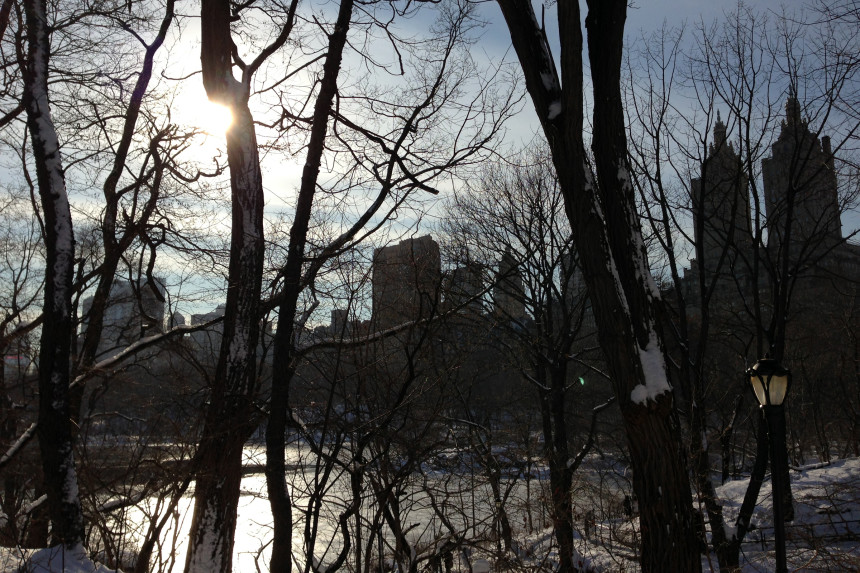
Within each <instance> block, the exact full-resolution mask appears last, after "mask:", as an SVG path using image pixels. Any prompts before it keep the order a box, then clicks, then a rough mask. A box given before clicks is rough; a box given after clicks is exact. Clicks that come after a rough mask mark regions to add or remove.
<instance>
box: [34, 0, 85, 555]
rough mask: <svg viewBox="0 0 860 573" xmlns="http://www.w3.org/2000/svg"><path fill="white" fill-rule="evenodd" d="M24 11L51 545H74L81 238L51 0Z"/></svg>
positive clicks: (78, 521) (80, 534) (80, 522)
mask: <svg viewBox="0 0 860 573" xmlns="http://www.w3.org/2000/svg"><path fill="white" fill-rule="evenodd" d="M24 9H25V12H26V18H27V62H26V70H25V76H24V77H25V86H24V106H25V108H26V110H27V127H28V129H29V131H30V138H31V140H32V144H33V159H34V162H35V165H36V176H37V180H38V187H39V197H40V199H41V203H42V212H43V216H44V221H45V230H44V232H45V252H46V253H45V259H46V260H45V304H44V308H43V310H42V314H43V317H44V321H43V323H42V337H41V342H40V349H39V421H38V424H39V425H38V430H37V432H38V438H39V448H40V451H41V455H42V470H43V473H44V476H45V477H44V483H45V490H46V493H47V496H48V512H49V515H50V518H51V543H53V544H59V543H63V544H64V545H66V546H73V545H76V544H78V543H81V542H82V541H83V538H84V519H83V514H82V512H81V502H80V499H79V497H78V482H77V476H76V474H75V459H74V452H73V450H72V432H71V424H70V423H69V401H68V397H69V354H70V352H71V343H72V332H73V329H72V312H71V309H72V275H73V272H74V257H75V239H74V233H73V231H72V214H71V210H70V208H69V198H68V195H67V193H66V183H65V179H64V174H63V166H62V161H61V158H60V146H59V140H58V138H57V132H56V129H55V128H54V123H53V120H52V118H51V110H50V107H49V104H48V58H49V52H50V41H49V30H48V21H47V6H46V2H45V0H27V1H26V2H25V3H24Z"/></svg>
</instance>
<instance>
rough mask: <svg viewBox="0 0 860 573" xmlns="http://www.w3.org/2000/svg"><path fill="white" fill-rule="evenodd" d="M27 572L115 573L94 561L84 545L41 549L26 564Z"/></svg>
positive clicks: (24, 569) (24, 568) (24, 567)
mask: <svg viewBox="0 0 860 573" xmlns="http://www.w3.org/2000/svg"><path fill="white" fill-rule="evenodd" d="M22 571H26V573H60V572H62V573H115V572H116V571H117V570H115V569H108V568H107V567H105V566H104V565H99V564H98V563H93V561H92V560H90V558H89V557H87V553H86V551H84V548H83V546H82V545H76V546H75V547H72V548H70V549H69V548H66V547H64V546H62V545H61V546H57V547H46V548H45V549H39V550H38V551H36V552H35V553H33V555H31V556H30V559H28V560H27V562H26V563H25V564H24V566H23V569H22Z"/></svg>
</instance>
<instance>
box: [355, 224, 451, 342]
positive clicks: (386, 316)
mask: <svg viewBox="0 0 860 573" xmlns="http://www.w3.org/2000/svg"><path fill="white" fill-rule="evenodd" d="M441 269H442V266H441V258H440V255H439V244H438V243H436V241H434V240H433V239H432V238H431V237H430V235H425V236H423V237H418V238H416V239H405V240H403V241H400V242H399V243H398V244H396V245H391V246H388V247H383V248H380V249H376V251H374V253H373V279H372V285H373V322H374V326H375V328H377V329H379V330H384V329H386V328H391V327H392V326H395V325H398V324H402V323H404V322H407V321H411V320H418V319H420V318H427V317H429V316H431V315H432V314H433V313H434V312H435V311H436V305H437V303H438V302H439V291H440V290H441V281H442V270H441Z"/></svg>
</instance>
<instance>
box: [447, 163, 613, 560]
mask: <svg viewBox="0 0 860 573" xmlns="http://www.w3.org/2000/svg"><path fill="white" fill-rule="evenodd" d="M522 161H523V164H522V165H520V164H511V165H508V166H506V165H495V164H493V165H492V167H489V168H487V169H486V170H485V171H484V172H483V177H481V179H480V180H481V183H480V184H479V185H476V186H474V187H473V188H471V189H469V190H468V191H464V192H458V193H457V194H456V195H455V197H454V198H453V199H452V200H451V201H450V202H449V207H448V213H449V216H448V221H447V223H446V224H445V225H444V229H445V232H446V233H447V234H448V235H449V240H450V241H451V242H452V248H453V249H454V250H455V251H457V252H461V253H466V254H467V255H466V257H467V260H464V261H461V264H463V265H473V266H478V268H482V267H490V266H495V265H496V264H497V263H498V271H497V274H496V277H495V279H494V281H493V287H492V290H493V292H494V293H495V296H494V300H493V302H494V308H493V309H492V311H491V312H492V313H493V314H492V316H493V319H492V322H493V323H495V324H494V325H493V326H492V328H493V331H494V336H493V338H494V342H495V344H496V345H498V346H499V347H502V348H506V349H507V350H508V352H507V353H506V354H508V356H510V357H511V358H512V362H513V365H512V366H513V368H515V369H518V370H519V371H520V372H521V373H522V376H523V377H524V378H525V380H527V381H528V382H527V383H528V384H529V386H531V388H532V389H534V391H535V393H536V395H537V400H538V406H537V407H538V408H539V410H540V414H541V420H542V431H543V437H544V455H545V458H546V460H547V463H548V466H549V471H550V491H551V492H552V494H551V500H550V512H551V515H552V518H553V527H554V529H555V537H556V542H557V543H558V546H559V559H560V561H561V563H563V564H571V563H575V562H576V557H577V556H576V551H575V550H574V547H573V539H574V512H573V507H572V502H573V499H572V497H573V496H572V487H573V482H572V478H573V474H574V472H575V471H576V470H577V467H578V465H579V463H581V461H582V459H584V457H585V455H586V454H587V452H588V450H589V449H590V446H591V445H592V444H593V440H594V435H593V434H587V435H585V436H583V437H582V439H581V440H579V441H580V442H581V450H580V451H579V452H578V453H576V454H575V455H574V452H573V446H574V440H575V437H576V436H575V434H576V429H577V427H578V425H577V423H576V412H577V406H579V407H582V404H576V403H573V401H572V399H571V396H573V395H574V391H575V388H577V387H579V385H580V384H579V381H578V379H579V375H580V374H582V375H585V376H587V377H589V378H590V377H591V375H592V374H594V373H595V372H597V373H598V375H599V373H600V370H599V369H598V368H597V366H601V365H602V364H601V363H600V362H598V361H596V360H595V359H596V358H597V357H596V356H593V354H594V352H593V350H594V347H595V346H596V340H595V339H594V329H593V322H592V321H593V317H592V316H591V313H590V309H588V304H587V296H586V289H585V285H584V283H583V280H582V272H581V269H580V268H579V265H578V263H577V260H576V255H575V252H574V250H573V245H572V237H571V233H570V227H569V225H568V222H567V219H566V217H565V216H564V207H563V200H562V197H561V195H560V194H559V192H558V187H557V183H558V182H557V179H556V178H555V174H554V171H553V167H552V163H551V161H550V159H549V157H548V153H541V152H540V151H537V152H535V153H534V156H525V155H524V156H523V159H522ZM588 323H591V324H588ZM487 327H488V328H490V325H488V326H487ZM589 336H591V340H590V344H589ZM572 361H575V362H576V363H577V366H579V368H577V369H576V370H575V369H574V368H573V367H572V366H573V365H572V364H571V362H572ZM583 365H585V366H583ZM571 380H573V381H575V384H573V385H571ZM583 380H584V378H583ZM578 398H581V396H579V397H578ZM606 398H607V396H604V397H603V399H604V401H605V399H606ZM594 399H595V400H596V399H597V397H595V398H594ZM577 401H578V400H577ZM601 409H603V408H601ZM592 431H593V428H592ZM479 445H480V444H479ZM571 460H575V461H574V462H572V461H571ZM508 543H509V541H508ZM507 549H508V550H510V547H508V548H507ZM566 566H568V567H569V566H570V565H566Z"/></svg>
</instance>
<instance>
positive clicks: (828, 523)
mask: <svg viewBox="0 0 860 573" xmlns="http://www.w3.org/2000/svg"><path fill="white" fill-rule="evenodd" d="M746 484H747V482H746V480H739V481H734V482H730V483H727V484H726V485H724V486H722V487H720V488H718V492H719V494H720V495H721V497H722V499H723V501H724V504H725V507H726V512H727V515H728V516H729V517H730V518H732V517H734V516H735V515H736V514H737V511H738V509H739V507H740V504H741V501H742V499H743V495H744V492H745V490H746ZM243 491H244V492H245V494H244V495H243V497H242V501H241V503H240V508H239V524H238V533H237V543H236V554H235V560H234V570H235V571H237V572H238V573H245V572H253V571H256V570H257V567H260V569H261V570H263V571H265V565H264V564H265V563H266V561H267V560H268V556H267V555H266V541H267V537H266V536H267V532H268V531H269V523H270V513H269V508H268V501H267V500H266V499H265V496H263V495H262V494H261V492H263V491H265V484H264V483H263V479H262V476H249V477H248V478H246V480H245V481H243ZM792 491H793V493H794V499H795V520H794V522H793V523H791V524H788V525H787V527H786V534H787V550H788V560H789V570H791V571H860V459H858V458H852V459H847V460H838V461H835V462H833V463H831V464H829V465H822V466H810V467H807V468H803V469H802V470H801V471H793V472H792ZM189 507H190V500H188V503H185V510H184V511H187V510H188V508H189ZM180 513H184V512H183V511H182V510H180ZM514 521H516V520H514ZM183 522H185V523H183ZM753 522H754V523H755V524H756V526H757V528H756V529H755V530H753V531H752V532H750V534H749V535H748V536H747V540H746V542H745V543H744V544H743V550H742V557H741V560H742V563H743V571H744V572H748V573H752V572H759V571H761V572H765V571H772V570H773V566H774V564H773V522H772V505H771V492H770V482H769V481H766V482H765V484H764V486H763V487H762V491H761V496H760V498H759V501H758V505H757V507H756V511H755V514H754V516H753ZM177 524H178V531H179V533H178V537H179V539H180V540H181V539H182V537H183V536H184V535H183V533H182V529H183V528H187V520H183V519H179V520H178V521H177ZM174 533H176V531H174V532H172V533H170V534H169V535H171V536H172V535H173V534H174ZM515 533H516V532H515ZM520 533H521V532H520ZM517 537H518V538H519V543H518V549H519V553H520V555H521V557H523V558H525V559H528V560H530V561H532V562H533V563H536V562H543V563H545V564H546V565H548V566H549V567H550V569H551V565H552V562H553V560H554V557H555V556H554V554H553V551H552V549H551V543H552V535H551V531H550V530H543V531H540V532H538V533H536V534H532V535H525V534H520V535H517ZM635 537H636V522H635V520H630V521H625V520H623V519H622V520H614V521H612V522H598V523H595V524H593V525H592V526H590V527H589V528H588V531H583V532H582V535H581V536H579V538H578V539H577V545H578V549H579V550H580V551H581V553H582V555H583V561H582V562H583V564H585V563H588V564H590V565H592V566H593V567H594V569H595V570H597V571H621V570H624V571H635V570H636V569H637V567H636V566H635ZM175 549H176V553H175V554H174V555H173V556H172V558H173V559H172V560H171V559H170V557H169V556H162V559H161V560H160V561H161V563H162V564H164V565H166V567H165V569H164V570H171V571H181V569H182V565H183V563H184V556H183V555H182V554H181V551H182V550H183V544H182V543H181V542H180V543H179V544H178V545H177V546H176V548H175ZM475 557H476V559H477V558H478V557H479V556H477V555H476V556H475ZM473 563H477V561H475V562H473ZM702 564H703V570H704V571H716V570H717V564H716V559H715V558H713V557H709V556H703V562H702ZM22 566H23V568H22ZM494 570H498V569H495V568H494ZM501 570H504V569H501ZM18 571H24V572H28V573H29V572H32V573H48V572H51V573H54V572H60V571H64V572H67V573H84V572H86V573H106V572H107V571H108V570H107V569H105V568H103V567H100V566H98V565H97V564H94V563H93V562H92V561H89V559H88V558H87V557H86V555H84V553H83V551H81V550H79V549H76V550H73V551H71V552H66V553H65V554H63V553H61V552H59V551H57V550H41V551H39V552H35V553H34V552H32V551H22V550H12V549H2V553H0V572H3V573H13V572H14V573H17V572H18Z"/></svg>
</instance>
